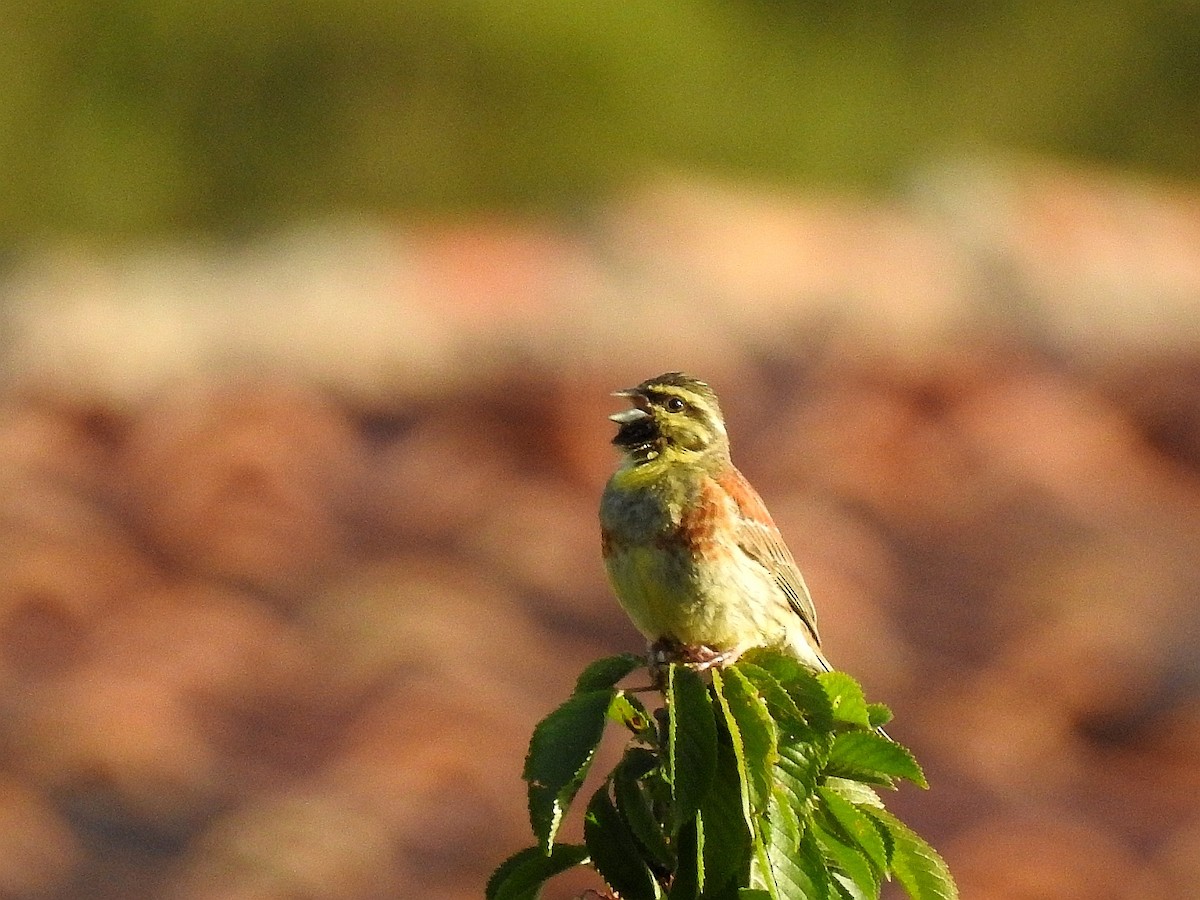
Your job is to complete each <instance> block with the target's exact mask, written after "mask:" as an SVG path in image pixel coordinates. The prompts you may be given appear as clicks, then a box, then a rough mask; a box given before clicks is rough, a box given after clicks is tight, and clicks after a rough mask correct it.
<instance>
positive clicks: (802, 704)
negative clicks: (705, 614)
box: [738, 649, 833, 731]
mask: <svg viewBox="0 0 1200 900" xmlns="http://www.w3.org/2000/svg"><path fill="white" fill-rule="evenodd" d="M743 661H744V662H747V663H750V664H752V665H755V666H758V667H760V668H762V669H763V670H765V671H766V672H768V673H769V674H770V675H771V676H772V677H773V678H774V679H775V680H776V681H778V682H779V684H780V685H781V686H782V687H783V689H784V690H785V691H787V693H788V695H789V696H790V697H791V698H792V700H793V702H795V704H796V708H797V709H799V710H800V712H801V713H803V714H804V718H805V719H806V720H807V722H808V724H809V725H810V726H811V727H813V728H815V729H816V730H817V731H828V730H829V729H830V728H832V727H833V707H832V705H830V702H829V695H828V694H827V693H826V691H825V688H824V686H823V685H822V684H821V682H820V681H818V680H817V677H816V675H814V674H813V672H812V670H811V669H809V668H808V667H807V666H805V665H804V664H803V663H801V662H800V661H799V660H798V659H796V658H795V657H792V656H786V655H784V654H782V653H780V652H779V651H778V650H766V649H757V650H751V651H750V652H749V653H747V654H746V655H745V656H743V657H742V659H741V660H740V661H739V662H738V665H741V664H742V662H743Z"/></svg>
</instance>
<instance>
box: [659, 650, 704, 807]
mask: <svg viewBox="0 0 1200 900" xmlns="http://www.w3.org/2000/svg"><path fill="white" fill-rule="evenodd" d="M666 701H667V747H666V750H667V753H666V762H667V765H666V771H665V773H664V774H665V777H666V779H667V782H668V783H669V784H670V785H671V798H672V800H673V801H674V807H675V815H674V822H673V827H678V826H679V825H680V824H682V823H684V822H686V821H688V820H689V819H691V818H692V817H693V816H694V815H695V814H696V810H697V809H699V808H700V804H701V803H702V802H703V801H704V796H705V795H706V794H707V793H708V791H709V787H710V786H711V785H712V780H713V773H714V772H715V770H716V765H717V725H716V721H715V719H714V717H713V709H712V701H711V700H710V699H709V696H708V688H706V687H705V686H704V682H703V681H701V680H700V676H699V675H697V674H696V673H695V672H693V671H692V670H691V669H688V668H685V667H682V666H676V665H671V666H670V667H669V668H668V669H667V693H666Z"/></svg>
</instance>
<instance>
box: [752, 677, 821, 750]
mask: <svg viewBox="0 0 1200 900" xmlns="http://www.w3.org/2000/svg"><path fill="white" fill-rule="evenodd" d="M737 670H738V671H739V672H741V673H742V674H743V675H745V676H746V678H747V679H748V680H749V681H750V683H751V684H753V685H754V689H755V690H756V691H758V693H759V694H760V695H761V696H762V698H763V699H764V700H765V701H767V708H768V709H769V710H770V713H771V716H772V718H774V719H775V724H776V725H777V726H778V727H779V730H780V732H781V735H783V736H787V737H789V738H791V739H794V740H801V741H811V740H814V739H815V738H816V735H815V733H814V731H813V729H812V728H811V727H810V726H809V724H808V721H807V720H806V719H805V716H804V713H803V712H801V711H800V707H798V706H797V705H796V701H795V699H793V697H792V695H791V694H789V693H788V692H787V691H786V690H785V689H784V687H783V685H782V684H780V683H779V682H778V681H777V680H776V678H775V676H774V675H772V674H771V673H770V672H768V671H767V670H766V669H764V668H762V667H761V666H756V665H755V664H754V663H748V662H739V663H738V664H737Z"/></svg>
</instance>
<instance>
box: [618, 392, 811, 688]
mask: <svg viewBox="0 0 1200 900" xmlns="http://www.w3.org/2000/svg"><path fill="white" fill-rule="evenodd" d="M614 396H617V397H624V398H626V399H628V400H629V401H630V402H631V403H632V404H633V406H632V408H630V409H626V410H623V411H622V412H619V413H616V414H615V415H613V416H610V417H609V418H611V419H612V420H613V421H614V422H616V423H617V425H618V426H619V429H618V431H617V435H616V437H615V438H613V444H615V445H616V446H617V447H618V448H619V449H620V451H621V462H620V465H619V466H618V468H617V470H616V472H615V473H613V476H612V478H610V479H609V481H608V485H607V486H606V487H605V489H604V495H603V497H602V498H601V501H600V528H601V542H602V543H601V547H602V552H603V555H604V563H605V566H606V568H607V569H608V577H609V581H610V582H611V583H612V587H613V590H614V592H615V593H616V595H617V598H618V599H619V600H620V602H621V605H622V606H623V607H624V609H625V611H626V612H627V613H628V614H629V617H630V618H631V619H632V620H633V623H634V625H636V626H637V628H638V630H639V631H641V632H642V634H643V635H645V637H646V639H647V641H648V643H649V646H650V656H651V660H652V662H659V663H661V662H665V661H667V660H679V661H684V662H688V663H691V664H692V665H694V666H696V667H697V668H708V667H709V666H714V665H716V666H721V665H726V664H729V663H732V662H733V661H735V660H736V659H737V658H738V657H739V656H740V655H741V654H742V653H744V652H745V651H747V650H749V649H751V648H753V647H773V648H777V649H779V650H782V651H784V652H786V653H789V654H790V655H792V656H794V657H795V658H796V659H798V660H799V661H800V662H802V663H804V664H805V665H806V666H808V667H810V668H812V669H814V670H816V671H820V672H824V671H829V669H830V665H829V663H828V662H827V661H826V660H825V657H824V655H823V654H822V653H821V639H820V636H819V635H818V633H817V618H816V611H815V609H814V608H813V602H812V597H811V596H810V595H809V592H808V587H807V586H806V585H805V583H804V577H803V576H802V575H801V574H800V569H799V568H798V567H797V566H796V561H795V559H793V558H792V554H791V552H790V551H789V550H788V548H787V545H786V544H784V542H783V537H782V536H781V535H780V533H779V529H778V528H777V527H776V526H775V522H774V521H773V520H772V519H771V514H770V513H769V512H767V507H766V505H765V504H764V503H763V501H762V498H760V497H759V496H758V493H757V492H756V491H755V490H754V488H753V487H751V485H750V482H748V481H747V480H746V478H745V476H743V475H742V473H741V472H739V471H738V470H737V468H736V467H735V466H734V465H733V462H732V461H731V460H730V457H729V435H728V433H727V432H726V429H725V420H724V417H723V416H722V415H721V408H720V405H719V404H718V403H717V395H716V394H715V393H714V392H713V390H712V388H710V387H709V386H708V385H707V384H705V383H704V382H703V381H700V380H699V379H696V378H692V377H690V376H688V375H684V374H683V373H681V372H668V373H666V374H665V375H659V376H658V377H657V378H650V379H648V380H646V381H643V382H642V383H641V384H639V385H638V386H637V387H635V388H629V389H627V390H623V391H617V392H616V394H614Z"/></svg>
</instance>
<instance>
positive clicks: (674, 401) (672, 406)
mask: <svg viewBox="0 0 1200 900" xmlns="http://www.w3.org/2000/svg"><path fill="white" fill-rule="evenodd" d="M685 406H687V404H686V403H684V402H683V401H682V400H680V399H679V398H678V397H670V398H668V399H667V402H666V407H667V410H668V411H669V412H682V411H683V408H684V407H685Z"/></svg>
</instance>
